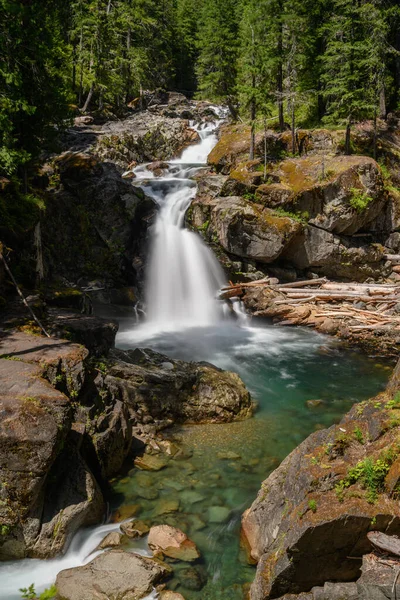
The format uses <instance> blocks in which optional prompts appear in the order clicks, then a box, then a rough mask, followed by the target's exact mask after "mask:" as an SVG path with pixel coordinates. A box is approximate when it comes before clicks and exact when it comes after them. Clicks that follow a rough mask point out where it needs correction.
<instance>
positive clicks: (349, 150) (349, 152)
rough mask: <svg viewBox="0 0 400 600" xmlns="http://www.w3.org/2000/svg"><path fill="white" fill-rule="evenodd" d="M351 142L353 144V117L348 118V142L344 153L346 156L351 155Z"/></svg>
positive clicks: (346, 141)
mask: <svg viewBox="0 0 400 600" xmlns="http://www.w3.org/2000/svg"><path fill="white" fill-rule="evenodd" d="M350 142H351V117H349V118H348V120H347V125H346V140H345V144H344V153H345V154H351V147H350Z"/></svg>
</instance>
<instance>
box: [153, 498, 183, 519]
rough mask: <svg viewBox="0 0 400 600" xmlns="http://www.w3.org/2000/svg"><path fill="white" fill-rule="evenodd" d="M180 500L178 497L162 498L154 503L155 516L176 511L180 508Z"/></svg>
mask: <svg viewBox="0 0 400 600" xmlns="http://www.w3.org/2000/svg"><path fill="white" fill-rule="evenodd" d="M179 504H180V503H179V500H178V499H177V498H160V500H157V502H156V503H155V504H154V509H153V516H155V517H159V516H161V515H167V514H168V513H174V512H177V511H178V510H179Z"/></svg>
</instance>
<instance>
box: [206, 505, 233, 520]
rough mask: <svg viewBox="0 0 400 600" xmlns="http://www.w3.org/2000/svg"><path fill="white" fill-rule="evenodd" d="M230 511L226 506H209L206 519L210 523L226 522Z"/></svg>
mask: <svg viewBox="0 0 400 600" xmlns="http://www.w3.org/2000/svg"><path fill="white" fill-rule="evenodd" d="M230 514H231V511H230V509H229V508H227V507H226V506H210V507H209V509H208V520H209V522H210V523H226V522H227V521H228V519H229V517H230Z"/></svg>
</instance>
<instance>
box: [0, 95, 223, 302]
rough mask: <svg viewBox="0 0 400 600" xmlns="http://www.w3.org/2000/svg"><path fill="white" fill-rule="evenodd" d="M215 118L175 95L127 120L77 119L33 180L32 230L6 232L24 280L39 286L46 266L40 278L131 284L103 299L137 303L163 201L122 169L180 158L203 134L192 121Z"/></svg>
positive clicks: (203, 106) (1, 287) (1, 286)
mask: <svg viewBox="0 0 400 600" xmlns="http://www.w3.org/2000/svg"><path fill="white" fill-rule="evenodd" d="M215 117H216V115H215V113H214V112H213V111H212V109H211V108H210V105H209V104H208V103H202V102H189V101H188V100H187V99H186V98H185V97H184V96H182V95H181V94H173V93H171V94H164V95H159V96H155V97H153V98H151V99H149V106H148V107H147V109H146V110H137V109H133V110H132V114H131V115H129V116H127V117H126V118H125V119H121V120H112V121H108V122H106V123H103V124H97V123H95V122H94V119H93V118H92V117H90V116H85V117H78V118H77V119H76V123H75V125H74V127H71V128H70V129H68V130H67V131H66V132H64V133H63V134H62V136H61V139H60V141H59V143H60V149H61V150H62V153H61V154H58V155H52V156H48V157H47V161H46V162H45V164H44V165H42V167H41V169H40V173H39V174H38V175H37V176H36V177H35V178H34V179H33V180H32V182H31V185H32V190H33V193H34V194H35V195H36V196H38V197H40V198H41V205H44V206H45V209H44V210H43V211H39V210H36V212H37V217H35V216H32V218H31V219H30V220H29V225H28V224H27V225H26V226H25V229H23V225H24V223H21V228H22V230H23V231H22V232H20V233H16V232H15V231H13V230H12V228H11V227H8V226H7V227H6V228H4V227H3V229H2V239H3V242H4V243H5V244H6V245H7V246H9V247H10V248H13V249H14V252H12V253H10V255H9V260H10V262H11V266H12V267H13V268H14V269H17V273H18V280H19V282H20V283H24V284H25V285H26V286H27V287H30V288H33V287H34V286H35V285H37V283H38V276H39V271H40V269H41V268H42V267H41V265H43V272H42V273H41V274H40V277H41V279H43V278H44V279H45V280H46V282H47V283H52V284H56V285H58V286H60V284H61V285H65V284H66V285H68V286H70V285H74V286H76V285H78V286H80V287H87V286H88V284H90V283H93V282H96V287H100V288H102V289H106V290H109V289H110V290H115V289H121V288H127V287H130V288H131V289H130V290H126V293H122V294H121V295H120V297H119V298H117V297H116V296H115V294H114V293H113V292H111V296H110V297H108V296H107V292H105V293H104V294H103V296H102V297H101V300H104V301H105V300H113V298H114V299H115V298H116V299H117V303H118V301H122V303H124V302H125V303H127V302H128V303H129V304H130V305H131V304H132V303H133V302H134V301H135V299H136V300H137V299H138V295H140V288H141V282H142V280H143V264H144V256H145V254H146V252H147V232H148V228H149V227H150V226H151V224H152V220H153V217H154V215H155V211H156V210H157V205H156V204H155V203H154V202H153V200H151V199H149V198H147V197H145V196H144V194H143V193H142V192H141V190H140V189H139V188H137V187H134V186H133V185H132V178H134V175H133V173H131V172H127V173H125V177H123V176H122V174H123V172H124V171H127V170H128V169H129V168H131V167H132V166H135V165H136V164H139V163H142V162H152V161H159V160H171V159H172V158H174V157H176V156H177V155H179V154H180V153H181V152H182V150H183V149H184V148H185V147H186V146H187V145H189V144H191V143H193V142H195V141H197V139H198V134H197V132H196V131H195V130H194V129H193V128H192V127H191V123H192V120H193V121H199V120H200V119H207V118H214V119H215ZM8 184H9V185H8V188H10V191H9V195H10V202H13V197H12V189H11V188H12V186H11V185H10V182H8ZM4 185H5V184H4ZM8 188H7V189H8ZM15 201H17V200H15ZM35 219H38V220H40V226H39V228H38V223H37V222H36V221H35ZM39 263H41V264H39ZM6 285H7V282H6V281H4V277H3V273H2V269H1V265H0V295H6V294H7V292H8V291H9V290H8V289H5V286H6Z"/></svg>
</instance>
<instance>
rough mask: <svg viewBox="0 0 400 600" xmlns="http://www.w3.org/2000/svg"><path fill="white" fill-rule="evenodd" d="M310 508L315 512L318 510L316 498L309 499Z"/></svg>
mask: <svg viewBox="0 0 400 600" xmlns="http://www.w3.org/2000/svg"><path fill="white" fill-rule="evenodd" d="M308 508H309V509H310V510H311V512H313V513H315V512H317V503H316V501H315V500H309V501H308Z"/></svg>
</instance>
